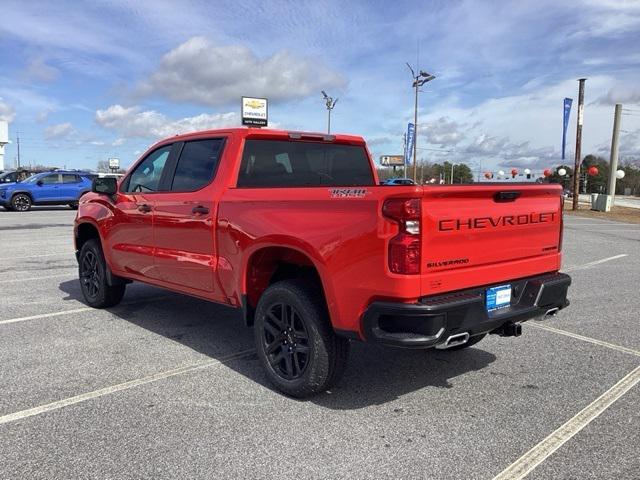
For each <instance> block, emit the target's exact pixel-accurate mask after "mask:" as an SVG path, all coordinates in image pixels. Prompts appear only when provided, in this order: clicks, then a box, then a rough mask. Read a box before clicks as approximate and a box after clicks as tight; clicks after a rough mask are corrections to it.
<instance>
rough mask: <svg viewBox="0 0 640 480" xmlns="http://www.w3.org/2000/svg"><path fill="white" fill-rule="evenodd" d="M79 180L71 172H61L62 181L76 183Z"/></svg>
mask: <svg viewBox="0 0 640 480" xmlns="http://www.w3.org/2000/svg"><path fill="white" fill-rule="evenodd" d="M79 181H80V180H79V179H78V176H77V175H74V174H72V173H63V174H62V183H78V182H79Z"/></svg>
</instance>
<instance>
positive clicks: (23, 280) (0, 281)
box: [0, 267, 78, 284]
mask: <svg viewBox="0 0 640 480" xmlns="http://www.w3.org/2000/svg"><path fill="white" fill-rule="evenodd" d="M77 270H78V268H77V267H76V268H74V269H70V270H69V272H68V273H57V274H55V275H44V276H42V275H41V276H39V277H28V278H14V279H12V280H0V284H3V283H18V282H30V281H33V280H44V279H47V278H58V277H66V276H68V275H70V274H72V273H73V272H75V271H77Z"/></svg>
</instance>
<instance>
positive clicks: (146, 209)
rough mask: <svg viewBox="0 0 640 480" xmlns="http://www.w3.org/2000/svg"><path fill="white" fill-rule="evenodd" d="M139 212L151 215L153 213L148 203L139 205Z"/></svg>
mask: <svg viewBox="0 0 640 480" xmlns="http://www.w3.org/2000/svg"><path fill="white" fill-rule="evenodd" d="M138 210H139V211H141V212H143V213H149V212H150V211H151V207H150V206H149V205H147V204H146V203H143V204H142V205H138Z"/></svg>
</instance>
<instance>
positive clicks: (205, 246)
mask: <svg viewBox="0 0 640 480" xmlns="http://www.w3.org/2000/svg"><path fill="white" fill-rule="evenodd" d="M223 144H224V139H223V138H211V139H203V140H193V141H188V142H185V143H183V144H182V143H181V144H180V146H179V148H178V149H177V150H179V151H180V153H179V155H178V154H177V153H176V156H175V161H174V162H172V164H171V167H169V168H171V169H172V170H173V172H174V173H173V175H172V176H171V187H170V191H169V192H167V193H160V194H158V195H157V196H156V197H155V200H156V202H155V217H154V232H155V242H156V266H157V269H158V272H159V275H160V278H161V279H162V280H163V281H165V282H168V283H171V284H173V285H176V286H178V287H183V288H184V289H186V290H187V291H190V292H192V293H196V294H197V293H206V294H209V295H207V296H210V297H215V296H216V293H214V292H215V290H216V288H215V282H214V278H215V270H216V268H217V258H216V255H215V218H216V204H215V201H214V193H213V186H212V181H213V179H214V177H215V173H216V170H217V167H218V161H219V158H220V155H221V153H222V146H223ZM212 293H213V295H211V294H212ZM217 293H218V294H219V293H220V292H217Z"/></svg>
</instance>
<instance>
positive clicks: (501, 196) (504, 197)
mask: <svg viewBox="0 0 640 480" xmlns="http://www.w3.org/2000/svg"><path fill="white" fill-rule="evenodd" d="M519 196H520V192H516V191H510V192H498V193H496V194H495V195H494V196H493V199H494V200H495V201H496V202H515V201H516V198H518V197H519Z"/></svg>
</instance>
